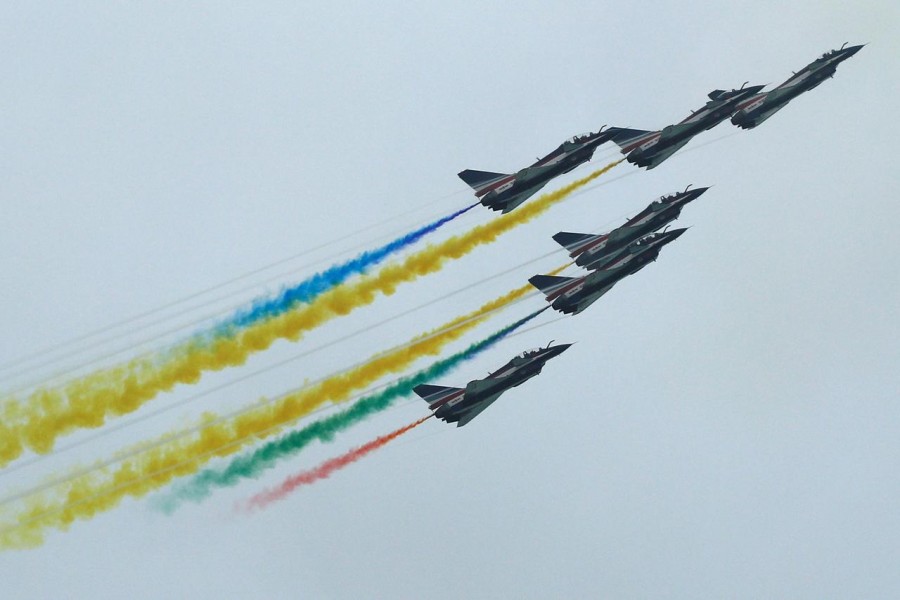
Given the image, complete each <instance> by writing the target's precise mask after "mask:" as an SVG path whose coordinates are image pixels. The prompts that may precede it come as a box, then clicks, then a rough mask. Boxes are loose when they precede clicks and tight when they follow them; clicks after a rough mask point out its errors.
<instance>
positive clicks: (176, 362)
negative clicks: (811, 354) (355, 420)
mask: <svg viewBox="0 0 900 600" xmlns="http://www.w3.org/2000/svg"><path fill="white" fill-rule="evenodd" d="M622 160H624V159H621V160H617V161H615V162H612V163H610V164H608V165H606V166H605V167H602V168H600V169H598V170H596V171H594V172H593V173H591V174H589V175H587V176H586V177H583V178H581V179H578V180H576V181H574V182H572V183H570V184H568V185H566V186H564V187H562V188H560V189H559V190H556V191H554V192H550V193H547V194H544V195H542V196H540V197H539V198H537V199H536V200H533V201H531V202H529V203H528V204H526V205H524V206H522V207H521V208H518V209H517V210H515V211H514V212H511V213H508V214H505V215H503V216H500V217H497V218H496V219H494V220H493V221H491V222H489V223H486V224H484V225H479V226H477V227H474V228H473V229H471V230H470V231H468V232H467V233H464V234H461V235H457V236H454V237H451V238H449V239H447V240H445V241H443V242H441V243H438V244H434V245H430V246H428V247H426V248H424V249H422V250H420V251H418V252H415V253H413V254H410V255H409V256H407V257H406V259H404V260H403V261H401V262H399V263H392V264H389V265H386V266H385V267H383V268H382V269H381V270H380V271H378V272H377V273H375V274H373V275H370V276H364V277H360V278H359V279H357V280H355V281H352V282H350V283H346V284H344V285H341V286H338V287H335V288H332V289H331V290H329V291H327V292H325V293H323V294H321V295H320V296H318V297H317V298H316V300H314V301H313V302H311V303H310V304H305V305H302V306H300V307H298V308H296V309H294V310H291V311H290V312H287V313H284V314H281V315H279V316H277V317H274V318H272V319H269V320H267V321H261V322H257V323H254V324H252V325H250V326H248V327H246V328H244V329H241V330H239V331H238V332H237V333H236V334H235V335H234V336H233V337H230V338H217V339H216V341H215V342H214V343H211V344H206V345H202V344H196V343H194V344H188V345H186V346H185V347H183V348H179V349H177V350H175V351H172V352H170V353H167V354H166V355H165V356H164V357H162V358H164V359H165V360H161V358H160V357H154V358H151V359H138V360H135V361H132V362H130V363H127V364H125V365H122V366H119V367H116V368H113V369H108V370H104V371H100V372H98V373H95V374H93V375H88V376H86V377H83V378H81V379H79V380H76V381H74V382H72V383H71V384H69V385H67V386H65V387H64V388H60V389H53V390H38V391H37V392H35V393H34V394H32V396H31V397H29V398H28V401H27V402H25V403H24V404H19V403H17V402H7V403H5V405H4V406H3V407H2V408H0V416H2V421H0V423H2V424H0V467H2V466H5V465H7V464H9V463H10V462H11V461H13V460H15V459H16V458H17V457H19V456H20V455H21V454H22V452H23V451H24V449H25V447H28V448H31V449H32V450H33V451H35V452H37V453H48V452H50V451H52V449H53V446H54V444H55V442H56V440H57V438H58V437H60V436H62V435H64V434H66V433H69V432H71V431H74V430H76V429H79V428H96V427H100V426H102V425H103V424H104V423H105V422H106V420H107V419H108V418H110V417H114V416H118V415H124V414H128V413H130V412H132V411H134V410H137V409H138V408H139V407H140V406H142V405H143V404H144V403H146V402H148V401H149V400H151V399H152V398H154V397H155V396H156V395H157V394H159V393H161V392H165V391H168V390H171V389H172V388H174V387H175V386H176V385H178V384H190V383H196V382H197V381H199V379H200V377H201V376H202V375H203V373H204V372H207V371H216V370H220V369H224V368H227V367H232V366H237V365H241V364H243V363H244V362H245V361H246V360H247V358H248V357H249V356H250V355H252V354H254V353H256V352H259V351H262V350H265V349H267V348H269V346H271V345H272V344H273V343H274V342H275V341H277V340H279V339H289V340H292V341H296V340H298V339H299V338H300V337H301V336H302V334H303V333H304V332H306V331H309V330H311V329H314V328H316V327H319V326H320V325H322V324H324V323H326V322H328V321H330V320H332V319H334V318H336V317H339V316H342V315H346V314H348V313H350V312H351V311H353V310H355V309H357V308H359V307H362V306H365V305H368V304H371V303H372V302H374V301H375V299H376V298H377V297H378V295H379V294H383V295H387V296H389V295H391V294H393V293H394V291H395V290H396V288H397V286H398V285H400V284H402V283H406V282H410V281H414V280H416V279H418V278H419V277H421V276H423V275H427V274H429V273H433V272H435V271H438V270H440V269H441V268H442V267H443V265H444V263H445V262H447V261H448V260H455V259H458V258H461V257H462V256H464V255H466V254H468V253H469V252H471V251H472V250H474V249H475V248H477V247H478V246H480V245H482V244H488V243H491V242H493V241H494V240H495V239H496V238H497V237H498V236H500V235H502V234H503V233H506V232H507V231H510V230H511V229H513V228H515V227H517V226H518V225H521V224H523V223H526V222H528V221H530V220H532V219H534V218H535V217H537V216H539V215H541V214H543V213H544V212H546V211H547V210H548V209H549V208H550V207H552V206H553V205H554V204H556V203H558V202H561V201H562V200H564V199H565V198H566V197H568V196H569V195H571V194H572V193H573V192H575V191H576V190H578V189H579V188H581V187H583V186H585V185H587V184H588V183H590V182H591V181H593V180H594V179H596V178H598V177H600V176H601V175H603V174H604V173H606V172H607V171H609V170H610V169H612V168H613V167H615V166H616V165H617V164H619V163H620V162H622Z"/></svg>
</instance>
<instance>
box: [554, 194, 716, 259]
mask: <svg viewBox="0 0 900 600" xmlns="http://www.w3.org/2000/svg"><path fill="white" fill-rule="evenodd" d="M688 188H690V186H688ZM688 188H685V190H684V191H683V192H678V193H675V194H671V195H669V196H662V197H661V198H659V199H657V200H654V201H653V202H651V203H650V204H649V205H648V206H647V208H645V209H644V210H642V211H641V212H639V213H638V214H637V215H635V216H634V217H632V218H630V219H628V221H626V222H625V224H624V225H622V226H621V227H618V228H616V229H613V230H612V231H610V232H609V233H605V234H601V235H593V234H590V233H570V232H568V231H560V232H559V233H557V234H556V235H554V236H553V239H554V240H556V241H557V243H559V244H560V245H561V246H563V247H564V248H565V249H566V250H568V251H569V256H571V257H572V258H574V259H575V264H576V265H578V266H580V267H584V268H585V269H588V270H590V271H596V270H598V269H602V268H604V267H605V266H606V265H608V264H609V263H611V262H613V261H615V260H616V259H617V258H618V257H620V256H622V255H623V254H624V253H625V252H628V246H629V244H631V243H632V242H634V241H635V240H637V239H638V238H641V237H644V236H645V235H647V234H648V233H653V232H654V231H656V230H658V229H660V228H661V227H663V226H664V225H667V224H669V223H671V222H672V221H674V220H675V219H677V218H678V216H679V215H680V214H681V209H682V208H684V206H685V205H686V204H687V203H688V202H690V201H692V200H694V199H695V198H697V197H699V196H700V195H701V194H703V193H704V192H705V191H706V190H708V189H709V188H697V189H693V190H689V189H688Z"/></svg>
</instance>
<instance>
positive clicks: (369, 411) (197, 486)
mask: <svg viewBox="0 0 900 600" xmlns="http://www.w3.org/2000/svg"><path fill="white" fill-rule="evenodd" d="M544 310H546V308H542V309H541V310H538V311H535V312H533V313H531V314H530V315H528V316H527V317H525V318H523V319H520V320H519V321H516V322H515V323H512V324H511V325H508V326H506V327H504V328H503V329H500V330H499V331H496V332H495V333H493V334H491V335H489V336H488V337H486V338H484V339H483V340H481V341H479V342H475V343H474V344H472V345H471V346H469V347H468V348H466V349H465V350H462V351H460V352H457V353H456V354H454V355H452V356H449V357H447V358H445V359H442V360H439V361H436V362H434V363H432V364H431V365H430V366H429V367H426V368H425V369H422V370H421V371H419V372H417V373H415V374H413V375H410V376H409V377H403V378H401V379H398V380H397V381H396V382H394V383H393V384H391V385H390V386H388V387H386V388H385V389H384V390H382V391H381V392H378V393H376V394H372V395H370V396H365V397H363V398H360V399H359V400H358V401H357V402H356V403H355V404H354V405H353V406H351V407H350V408H348V409H346V410H343V411H341V412H338V413H335V414H334V415H331V416H330V417H327V418H325V419H322V420H320V421H316V422H315V423H311V424H310V425H307V426H306V427H303V428H301V429H297V430H294V431H292V432H291V433H288V434H287V435H285V436H283V437H281V438H279V439H277V440H274V441H271V442H267V443H266V444H264V445H262V446H260V447H259V448H257V449H256V450H253V451H251V452H246V453H244V454H242V455H240V456H237V457H235V458H234V459H232V461H231V462H230V463H229V464H228V465H227V466H226V467H224V468H222V469H205V470H203V471H201V472H200V473H197V475H195V476H194V477H192V478H191V479H190V480H188V481H184V482H180V483H177V484H175V485H174V486H173V487H172V489H171V490H170V491H169V492H167V493H166V494H164V495H162V496H159V497H157V498H154V499H153V500H152V501H151V504H152V505H153V506H154V508H156V509H158V510H160V511H162V512H164V513H166V514H172V513H173V512H175V510H176V509H177V508H178V507H179V506H180V505H181V504H182V503H184V502H186V501H191V502H201V501H202V500H204V499H206V498H208V497H209V496H210V495H211V494H212V492H213V490H215V489H216V488H221V487H230V486H234V485H237V484H238V483H239V482H240V481H241V480H242V479H247V478H255V477H258V476H259V475H260V474H261V473H262V472H263V471H265V470H266V469H269V468H271V467H273V466H274V465H275V463H276V462H277V461H278V460H280V459H282V458H285V457H288V456H293V455H294V454H296V453H298V452H300V451H301V450H302V449H303V448H305V447H306V446H307V445H309V444H310V443H312V442H313V441H316V440H318V441H321V442H328V441H331V439H332V438H334V436H335V434H336V433H338V432H340V431H343V430H344V429H347V428H349V427H351V426H353V425H355V424H356V423H359V422H360V421H362V420H364V419H366V418H368V417H369V416H371V415H373V414H375V413H377V412H380V411H382V410H385V409H386V408H388V407H390V406H391V404H393V403H394V401H396V400H398V399H400V398H403V397H404V396H408V395H409V394H411V393H412V389H413V388H414V387H416V386H417V385H419V384H421V383H428V382H429V381H432V380H434V379H436V378H438V377H442V376H444V375H446V374H447V373H449V372H450V371H452V370H453V369H455V368H456V367H458V366H459V365H461V364H462V363H463V362H465V361H467V360H469V359H471V358H474V357H475V356H477V355H478V354H480V353H481V352H483V351H484V350H487V349H488V348H490V347H491V346H493V345H494V344H496V343H497V342H499V341H500V340H501V339H503V338H504V337H506V336H507V335H509V334H510V333H512V332H513V331H515V330H516V329H518V328H519V327H521V326H522V325H524V324H525V323H527V322H528V321H530V320H531V319H533V318H535V317H536V316H538V315H539V314H540V313H542V312H543V311H544Z"/></svg>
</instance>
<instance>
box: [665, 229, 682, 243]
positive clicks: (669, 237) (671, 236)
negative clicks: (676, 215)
mask: <svg viewBox="0 0 900 600" xmlns="http://www.w3.org/2000/svg"><path fill="white" fill-rule="evenodd" d="M685 231H687V227H683V228H681V229H670V230H669V231H666V232H665V233H663V235H664V236H665V238H664V239H663V244H668V243H670V242H674V241H675V240H677V239H678V238H680V237H681V234H683V233H684V232H685Z"/></svg>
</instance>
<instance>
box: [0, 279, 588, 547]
mask: <svg viewBox="0 0 900 600" xmlns="http://www.w3.org/2000/svg"><path fill="white" fill-rule="evenodd" d="M569 264H571V263H567V264H565V265H562V266H560V267H558V268H556V269H554V270H553V271H551V272H550V274H556V273H558V272H559V271H561V270H563V269H564V268H565V267H567V266H568V265H569ZM532 292H534V289H533V288H532V287H531V286H530V285H525V286H522V287H520V288H517V289H514V290H512V291H511V292H508V293H506V294H504V295H503V296H500V297H498V298H496V299H494V300H491V301H490V302H487V303H486V304H484V305H483V306H481V307H480V308H478V309H477V310H475V311H473V312H471V313H469V314H466V315H463V316H460V317H457V318H455V319H453V320H452V321H449V322H448V323H446V324H444V325H442V326H441V327H439V328H437V329H435V330H433V331H432V332H429V333H426V334H423V335H420V336H418V337H416V338H414V339H413V340H412V341H411V342H410V343H409V344H406V345H403V346H400V347H398V348H396V349H394V350H391V351H388V352H385V353H382V354H379V355H376V356H374V357H373V358H371V359H370V360H369V361H367V362H365V363H362V364H360V365H358V366H356V367H352V368H350V369H348V370H346V371H344V372H342V373H339V374H336V375H333V376H331V377H328V378H326V379H323V380H321V381H319V382H317V383H315V384H314V385H311V386H309V387H306V388H303V389H301V390H298V391H296V392H293V393H290V394H287V395H285V396H283V397H281V398H278V399H277V400H276V401H274V402H271V403H269V404H258V405H256V406H254V407H253V408H252V409H251V410H247V411H245V412H243V413H240V414H238V415H237V416H235V417H234V418H232V419H230V420H224V421H223V420H217V419H216V418H215V417H213V416H212V415H207V417H206V418H205V426H203V427H202V428H199V430H198V431H197V432H196V433H194V434H193V435H191V436H190V437H184V438H174V439H172V438H173V436H169V437H168V438H164V440H169V439H171V441H167V442H166V443H159V444H156V445H152V446H150V447H148V448H145V449H143V450H142V451H141V452H140V453H137V454H136V455H134V456H129V457H127V458H126V459H124V460H122V461H119V462H118V463H117V466H116V467H115V468H114V469H106V468H104V469H97V470H94V471H92V472H89V473H85V474H80V475H76V476H74V477H72V478H70V479H67V480H64V481H61V482H60V483H59V485H57V486H56V489H55V490H53V489H51V490H48V491H46V492H45V493H42V494H34V495H33V496H32V497H31V498H29V499H28V501H27V503H26V507H25V509H24V510H22V511H21V512H20V513H18V514H17V515H16V516H15V517H14V518H13V519H12V521H13V522H12V523H9V522H8V520H7V519H4V521H7V523H4V524H0V548H4V549H12V548H27V547H33V546H37V545H39V544H41V543H42V542H43V532H44V530H45V529H47V528H51V527H53V528H58V529H62V530H65V529H67V528H68V527H69V525H71V524H72V523H73V522H74V521H75V520H77V519H81V520H86V519H89V518H91V517H93V516H94V515H96V514H98V513H100V512H103V511H105V510H108V509H111V508H113V507H115V506H116V505H118V504H119V502H120V501H121V500H122V499H124V498H125V497H127V496H133V497H135V498H138V497H142V496H144V495H146V494H147V493H149V492H151V491H154V490H157V489H159V488H161V487H163V486H164V485H166V484H168V483H169V482H170V481H171V480H172V479H174V478H176V477H180V476H184V475H188V474H192V473H194V472H196V471H197V470H199V469H200V468H201V467H202V466H203V464H204V463H206V462H207V461H209V460H211V459H212V458H215V457H220V456H227V455H230V454H233V453H235V452H238V451H239V450H240V449H242V448H243V447H244V446H245V445H247V444H249V443H252V442H256V441H257V440H260V439H264V438H266V437H268V436H271V435H274V434H275V433H277V432H278V431H280V430H281V429H282V428H283V427H285V426H287V425H290V424H291V423H292V422H294V421H296V420H298V419H300V418H302V417H304V416H307V415H309V414H310V413H312V412H313V411H314V410H316V409H317V408H319V407H321V406H322V404H324V403H326V402H341V401H343V400H346V399H347V398H349V397H351V395H352V394H353V393H354V392H356V391H358V390H361V389H364V388H366V387H368V386H369V385H371V384H372V383H374V382H375V381H377V380H379V379H380V378H382V377H383V376H385V375H388V374H391V373H397V372H400V371H403V370H405V369H406V368H407V367H408V366H409V365H411V364H412V363H413V362H415V361H416V360H418V359H419V358H422V357H424V356H428V355H436V354H438V353H440V351H441V350H442V349H443V347H444V346H445V345H446V344H448V343H450V342H452V341H455V340H457V339H459V338H460V337H461V336H462V335H463V334H464V333H466V332H467V331H470V330H471V329H473V328H474V327H475V326H477V325H478V324H480V323H481V322H483V321H484V320H485V319H487V318H488V317H489V316H491V315H492V314H493V313H494V312H496V311H497V310H499V309H501V308H503V307H505V306H507V305H509V304H510V303H512V302H515V301H517V300H520V299H522V298H524V297H525V296H526V295H527V294H528V293H532Z"/></svg>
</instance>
